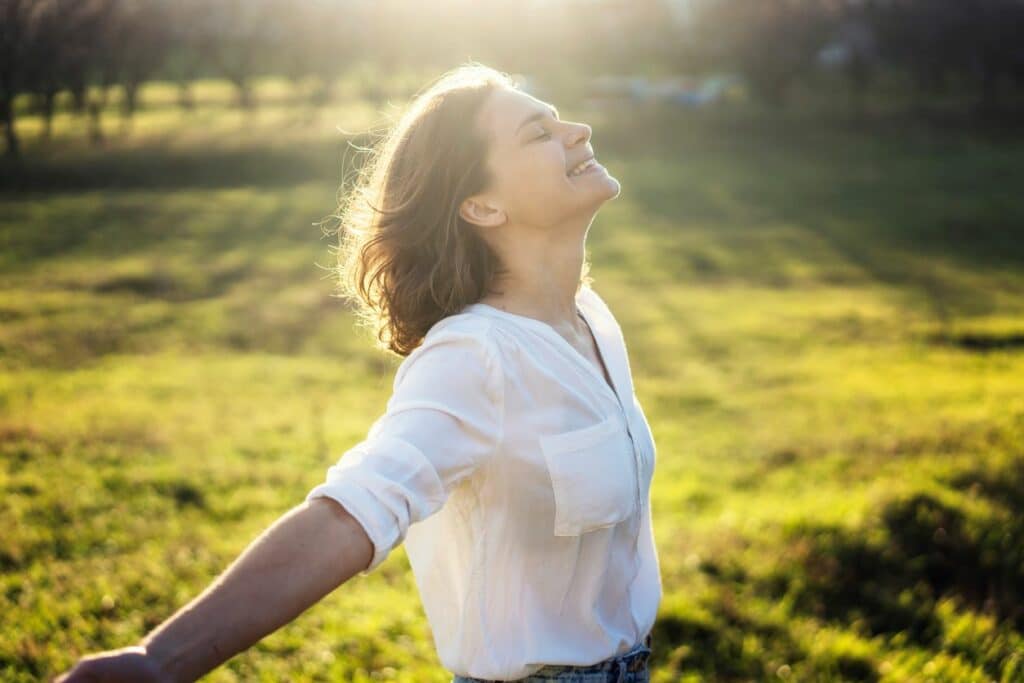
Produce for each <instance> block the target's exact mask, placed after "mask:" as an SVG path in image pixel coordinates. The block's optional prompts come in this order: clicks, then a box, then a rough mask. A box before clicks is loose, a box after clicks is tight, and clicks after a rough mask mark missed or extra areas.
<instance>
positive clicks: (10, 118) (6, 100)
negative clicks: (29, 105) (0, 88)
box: [0, 95, 21, 159]
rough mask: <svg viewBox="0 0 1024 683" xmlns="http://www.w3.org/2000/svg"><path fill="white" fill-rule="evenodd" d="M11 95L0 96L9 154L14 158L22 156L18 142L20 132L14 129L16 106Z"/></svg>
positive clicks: (0, 117) (1, 115) (0, 111)
mask: <svg viewBox="0 0 1024 683" xmlns="http://www.w3.org/2000/svg"><path fill="white" fill-rule="evenodd" d="M11 99H12V98H11V96H10V95H4V96H3V97H2V98H0V119H2V120H3V123H4V139H5V140H6V141H7V156H8V157H10V158H12V159H18V158H20V157H21V146H20V145H19V144H18V132H17V131H16V130H15V129H14V108H13V107H12V106H11Z"/></svg>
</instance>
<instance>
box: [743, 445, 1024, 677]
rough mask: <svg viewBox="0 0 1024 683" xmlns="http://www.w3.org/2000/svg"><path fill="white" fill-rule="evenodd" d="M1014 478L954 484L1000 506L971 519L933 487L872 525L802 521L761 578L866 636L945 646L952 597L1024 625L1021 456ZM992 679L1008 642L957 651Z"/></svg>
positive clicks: (768, 588)
mask: <svg viewBox="0 0 1024 683" xmlns="http://www.w3.org/2000/svg"><path fill="white" fill-rule="evenodd" d="M1015 467H1016V472H1017V476H1016V478H1015V479H1007V478H995V477H992V476H990V475H989V474H988V473H986V472H983V471H981V470H979V471H977V472H968V473H965V474H962V475H959V476H958V477H957V478H956V479H955V480H954V481H953V482H952V483H954V484H956V485H958V486H961V487H962V486H967V487H970V486H975V487H976V490H978V491H979V492H980V493H981V494H982V495H987V496H990V497H991V500H992V501H993V502H995V503H997V504H998V505H1000V506H1003V513H1001V514H995V515H993V516H991V517H969V516H968V515H967V514H966V513H965V512H964V511H963V510H961V509H959V508H958V507H954V506H952V505H949V504H947V503H944V502H942V501H940V500H939V499H937V498H936V497H935V496H933V495H931V494H929V493H918V494H915V495H912V496H910V497H908V498H905V499H899V500H894V501H892V502H890V503H889V504H888V505H886V506H885V508H884V509H883V510H882V512H881V515H880V518H879V525H878V528H871V529H864V530H856V531H850V530H846V529H841V528H837V527H826V526H819V525H815V524H811V523H802V524H799V525H797V526H795V527H793V528H791V529H790V530H789V532H788V534H787V535H788V538H787V547H788V548H789V549H790V554H789V556H788V557H787V558H786V559H784V560H782V561H781V563H780V565H779V567H777V568H776V570H775V571H774V572H773V573H771V575H770V576H769V578H768V579H767V580H764V581H763V582H762V583H761V584H760V586H759V589H760V590H762V591H764V592H765V593H766V594H767V595H769V596H771V597H773V598H775V599H781V598H783V597H784V596H786V597H788V598H789V599H790V600H792V604H793V609H794V610H795V611H797V612H799V613H804V614H808V615H811V616H814V617H816V618H819V619H823V620H825V621H834V622H839V623H841V624H846V625H851V624H854V623H860V624H862V625H863V626H864V628H866V630H867V632H868V633H869V634H870V635H871V636H876V635H895V634H902V636H903V637H905V638H906V639H907V640H908V641H910V642H912V643H914V644H916V645H918V646H920V647H924V648H930V649H942V648H944V647H948V644H947V643H946V641H947V640H948V639H947V638H945V637H944V633H943V623H942V621H941V619H940V618H939V616H938V613H937V610H936V607H937V602H938V601H939V600H940V599H942V598H947V597H953V598H956V599H957V602H958V604H960V605H963V606H965V607H967V608H968V609H972V610H976V611H978V612H983V613H986V614H990V615H992V616H993V617H994V619H995V620H996V621H997V622H999V623H1000V624H1002V625H1003V626H1004V627H1005V628H1011V629H1013V630H1015V631H1017V632H1018V633H1020V632H1022V631H1024V592H1022V587H1024V521H1022V518H1021V515H1020V512H1021V508H1020V502H1021V500H1022V499H1024V476H1022V475H1021V462H1018V463H1017V465H1016V466H1015ZM960 654H962V655H964V656H965V657H966V658H967V659H969V660H971V661H973V663H974V664H976V665H978V666H981V667H983V668H984V669H985V671H986V672H987V673H988V674H990V675H991V676H992V677H994V678H995V679H997V680H1000V677H1001V676H1002V675H1003V673H1004V672H1005V670H1006V667H1011V666H1013V665H1014V661H1015V660H1014V657H1015V655H1014V653H1013V651H1012V645H1011V644H1009V643H1007V642H1006V641H1005V640H1000V641H999V642H997V643H995V644H993V645H992V647H991V648H986V651H984V652H980V651H965V652H962V653H960Z"/></svg>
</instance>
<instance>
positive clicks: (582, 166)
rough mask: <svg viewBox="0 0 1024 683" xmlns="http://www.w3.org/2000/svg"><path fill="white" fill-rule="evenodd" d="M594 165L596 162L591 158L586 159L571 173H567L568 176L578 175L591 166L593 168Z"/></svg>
mask: <svg viewBox="0 0 1024 683" xmlns="http://www.w3.org/2000/svg"><path fill="white" fill-rule="evenodd" d="M595 163H597V162H596V161H594V159H593V158H590V159H587V160H586V161H584V162H583V163H581V164H578V165H577V166H575V167H574V168H573V169H572V170H571V171H569V175H570V176H574V175H579V174H580V173H582V172H583V171H585V170H587V169H588V168H590V167H591V166H593V165H594V164H595Z"/></svg>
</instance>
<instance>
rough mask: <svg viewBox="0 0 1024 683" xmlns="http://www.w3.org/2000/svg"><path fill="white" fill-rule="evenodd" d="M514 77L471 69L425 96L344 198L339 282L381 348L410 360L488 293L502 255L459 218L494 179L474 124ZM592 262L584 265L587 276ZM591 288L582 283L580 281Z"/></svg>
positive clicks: (445, 77)
mask: <svg viewBox="0 0 1024 683" xmlns="http://www.w3.org/2000/svg"><path fill="white" fill-rule="evenodd" d="M503 87H508V88H518V87H519V85H518V84H517V83H516V82H515V80H514V79H513V78H512V77H511V76H510V75H508V74H506V73H504V72H500V71H496V70H495V69H492V68H490V67H487V66H484V65H482V64H479V63H477V62H467V63H465V64H462V65H461V66H459V67H457V68H455V69H452V70H450V71H448V72H446V73H444V74H442V75H441V76H440V77H439V78H438V79H436V80H435V81H434V82H433V83H431V84H429V85H428V86H427V87H426V88H424V89H423V90H421V91H420V92H419V93H418V94H416V95H415V96H414V98H413V100H412V102H411V103H410V104H409V106H408V108H407V109H406V111H405V113H404V114H403V115H402V116H401V118H400V119H399V120H398V122H397V123H396V124H395V125H394V126H393V127H392V128H391V130H390V131H389V132H388V133H387V134H386V135H385V136H384V138H383V141H382V143H381V144H379V145H378V147H377V148H376V150H373V149H370V150H364V151H368V152H370V154H371V157H370V158H369V159H368V161H367V163H364V164H363V166H362V167H361V168H360V171H359V175H358V177H357V180H356V183H355V187H354V189H353V190H352V191H351V192H350V193H349V195H348V196H347V197H346V198H345V199H343V200H342V202H341V206H340V208H339V210H338V215H337V216H335V218H336V219H338V221H339V225H338V228H337V232H338V233H339V234H340V239H339V245H338V268H337V276H338V284H339V289H340V290H341V293H342V296H344V297H345V298H347V299H348V300H350V301H351V302H353V303H355V304H356V313H357V316H358V318H359V320H360V321H361V322H362V323H363V324H364V325H367V326H369V327H372V328H376V331H377V340H378V346H379V347H380V348H383V349H389V350H391V351H393V352H395V353H397V354H398V355H400V356H407V355H408V354H409V353H410V352H412V350H413V349H415V348H416V347H417V346H419V345H420V343H421V342H422V341H423V337H424V336H425V335H426V333H427V331H428V330H429V329H430V328H431V327H432V326H433V325H434V323H436V322H437V321H439V320H441V319H442V318H444V317H445V316H448V315H451V314H453V313H457V312H459V311H460V310H461V309H462V308H463V307H465V306H466V305H468V304H471V303H474V302H476V301H478V300H480V299H481V298H483V296H484V295H485V294H487V293H488V291H489V288H490V285H491V284H492V282H493V279H494V277H495V275H496V274H498V273H500V272H503V271H504V269H503V267H502V265H501V263H500V260H499V258H498V255H497V253H495V252H494V250H493V249H492V248H491V246H490V245H489V244H487V243H486V242H485V241H484V239H483V238H482V237H481V236H480V235H479V234H477V233H476V232H475V231H474V230H473V229H472V226H471V225H470V224H469V223H467V222H466V221H465V220H464V219H463V218H462V217H461V216H460V215H459V206H460V205H461V203H462V201H463V200H464V199H466V198H467V197H469V196H472V195H474V194H477V193H479V192H481V191H484V190H486V189H487V188H488V187H489V186H490V185H491V183H492V182H493V178H492V176H491V173H490V170H489V169H488V168H487V165H486V159H487V152H488V144H489V139H488V137H487V136H486V135H485V134H482V132H481V131H480V130H478V127H477V126H476V125H474V123H473V122H475V121H476V119H477V114H478V112H479V111H480V108H481V106H482V105H483V103H484V101H485V100H486V99H487V97H488V96H489V95H490V94H491V93H492V92H494V91H495V90H496V89H498V88H503ZM587 266H588V264H586V263H584V269H583V271H582V272H583V275H584V276H585V274H586V272H587ZM581 284H582V283H581Z"/></svg>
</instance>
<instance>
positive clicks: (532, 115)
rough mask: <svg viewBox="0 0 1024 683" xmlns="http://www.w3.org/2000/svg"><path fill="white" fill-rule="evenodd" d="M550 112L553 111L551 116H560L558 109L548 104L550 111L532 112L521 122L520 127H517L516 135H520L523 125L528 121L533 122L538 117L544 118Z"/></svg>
mask: <svg viewBox="0 0 1024 683" xmlns="http://www.w3.org/2000/svg"><path fill="white" fill-rule="evenodd" d="M548 112H551V116H554V117H555V118H556V119H557V118H558V110H557V109H555V108H554V107H552V106H548V111H538V112H536V113H533V114H530V115H529V116H527V117H526V118H525V119H523V121H522V123H520V124H519V127H518V128H516V135H518V134H519V131H520V130H522V129H523V126H525V125H526V124H528V123H533V122H534V121H537V120H538V119H542V118H544V117H545V116H546V115H547V114H548Z"/></svg>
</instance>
